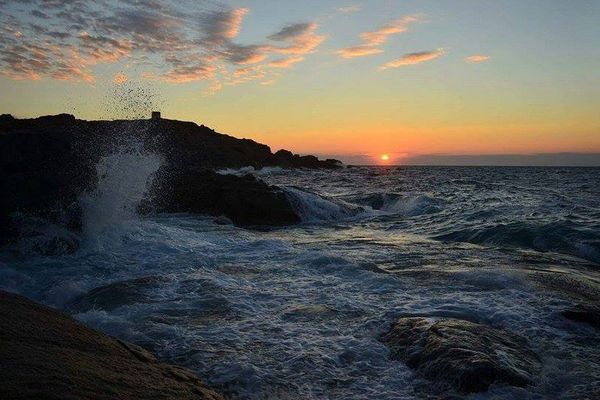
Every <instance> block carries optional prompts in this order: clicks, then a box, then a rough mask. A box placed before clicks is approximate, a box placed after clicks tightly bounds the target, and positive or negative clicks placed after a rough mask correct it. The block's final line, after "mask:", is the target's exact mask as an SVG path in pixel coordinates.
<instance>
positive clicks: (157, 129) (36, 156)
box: [0, 114, 341, 244]
mask: <svg viewBox="0 0 600 400" xmlns="http://www.w3.org/2000/svg"><path fill="white" fill-rule="evenodd" d="M132 142H133V143H135V144H136V146H138V147H140V148H142V150H143V151H144V152H148V153H152V154H156V155H158V156H160V157H161V158H162V160H163V161H162V165H161V166H160V169H159V170H158V172H157V174H156V177H155V179H154V182H153V185H152V188H151V189H150V193H149V196H148V198H149V199H151V201H147V202H145V204H143V207H142V208H143V209H142V210H141V211H144V212H151V211H153V212H191V213H199V214H208V215H214V216H221V215H223V216H225V217H227V218H229V219H230V220H231V221H232V222H233V223H235V224H236V225H240V226H250V225H289V224H294V223H297V222H299V217H298V215H297V214H296V212H295V211H294V209H293V207H292V204H291V203H290V201H289V200H288V199H287V198H286V196H285V195H284V194H283V193H282V192H281V190H280V189H278V188H276V187H272V186H269V185H266V184H265V183H263V182H262V181H260V180H258V179H257V178H255V177H253V176H245V177H238V176H232V175H222V174H217V173H216V171H217V170H219V169H223V168H241V167H247V166H251V167H254V168H256V169H260V168H264V167H281V168H340V167H341V163H340V162H339V161H337V160H332V159H329V160H319V159H318V158H317V157H314V156H299V155H295V154H292V153H291V152H289V151H287V150H279V151H277V152H276V153H272V152H271V149H270V148H269V147H268V146H266V145H264V144H260V143H257V142H254V141H252V140H249V139H237V138H234V137H232V136H228V135H224V134H220V133H218V132H215V131H214V130H213V129H210V128H208V127H206V126H204V125H200V126H198V125H196V124H195V123H192V122H182V121H175V120H168V119H152V120H127V121H125V120H119V121H84V120H79V119H76V118H75V117H74V116H72V115H69V114H60V115H55V116H45V117H39V118H35V119H15V118H13V117H12V116H10V115H7V114H4V115H2V116H1V117H0V192H1V193H3V196H2V197H1V198H0V244H2V243H7V242H10V241H14V240H16V239H17V238H18V237H19V236H20V235H21V234H23V231H24V227H23V225H24V224H23V222H22V220H21V219H20V218H19V217H20V216H23V215H25V216H27V217H31V216H34V217H38V218H43V219H45V220H50V221H52V222H60V223H61V224H63V225H65V226H67V227H69V228H70V229H75V230H77V229H79V228H80V227H81V208H80V206H79V204H78V200H79V196H80V194H81V193H82V192H83V191H85V190H88V191H89V190H92V189H93V188H94V185H96V184H97V180H98V177H97V171H96V169H95V166H96V165H97V164H98V162H99V160H101V159H102V157H105V156H106V155H108V154H111V152H114V151H115V149H116V148H118V147H119V146H126V145H127V144H129V145H131V143H132Z"/></svg>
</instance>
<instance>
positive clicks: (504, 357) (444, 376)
mask: <svg viewBox="0 0 600 400" xmlns="http://www.w3.org/2000/svg"><path fill="white" fill-rule="evenodd" d="M382 341H383V342H385V343H386V344H387V345H388V346H389V347H390V349H391V351H392V358H394V359H399V360H402V361H404V362H405V363H406V364H407V365H408V366H409V367H411V368H413V369H414V370H416V372H417V373H418V374H419V375H421V376H423V377H424V378H426V379H430V380H434V381H438V382H440V383H441V384H442V385H443V386H449V387H452V388H454V389H456V390H458V391H459V392H462V393H471V392H482V391H485V390H487V389H488V387H489V386H490V385H491V384H492V383H495V382H499V383H504V384H508V385H512V386H519V387H524V386H527V385H529V384H530V383H532V382H533V380H534V378H535V376H536V375H537V373H538V372H539V370H540V368H541V365H540V361H539V359H538V357H537V356H536V354H535V353H534V352H533V351H532V350H531V349H530V348H529V346H528V344H527V341H526V340H525V339H524V338H523V337H521V336H519V335H516V334H514V333H512V332H508V331H504V330H499V329H494V328H491V327H489V326H485V325H481V324H477V323H474V322H469V321H465V320H460V319H452V318H449V319H433V318H425V317H407V318H400V319H399V320H398V321H397V322H396V323H395V324H394V325H393V326H392V328H391V330H390V331H389V332H388V333H386V334H384V335H383V336H382Z"/></svg>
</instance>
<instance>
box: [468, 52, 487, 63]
mask: <svg viewBox="0 0 600 400" xmlns="http://www.w3.org/2000/svg"><path fill="white" fill-rule="evenodd" d="M490 58H491V57H490V56H485V55H482V54H475V55H472V56H469V57H465V61H466V62H468V63H480V62H484V61H488V60H489V59H490Z"/></svg>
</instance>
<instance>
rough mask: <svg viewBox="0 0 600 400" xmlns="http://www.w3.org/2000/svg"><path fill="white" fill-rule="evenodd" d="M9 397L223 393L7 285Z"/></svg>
mask: <svg viewBox="0 0 600 400" xmlns="http://www.w3.org/2000/svg"><path fill="white" fill-rule="evenodd" d="M0 398H2V399H57V400H58V399H73V400H76V399H95V400H104V399H106V400H108V399H148V400H161V399H165V400H166V399H173V400H179V399H212V400H215V399H222V398H223V397H222V396H221V395H220V394H218V393H216V392H214V391H213V390H211V389H209V388H208V387H207V386H206V385H204V384H203V383H202V382H201V381H200V379H199V378H198V377H196V376H195V375H194V374H193V373H192V372H191V371H189V370H186V369H184V368H181V367H177V366H173V365H168V364H164V363H161V362H159V361H157V360H156V359H155V358H154V356H153V355H152V354H150V353H149V352H147V351H146V350H144V349H142V348H141V347H138V346H135V345H132V344H129V343H125V342H122V341H120V340H116V339H113V338H111V337H109V336H107V335H104V334H102V333H100V332H98V331H95V330H93V329H90V328H87V327H86V326H84V325H83V324H81V323H79V322H77V321H75V320H74V319H72V318H71V317H69V316H67V315H64V314H62V313H60V312H58V311H56V310H53V309H51V308H49V307H45V306H42V305H40V304H37V303H34V302H32V301H30V300H28V299H26V298H24V297H22V296H18V295H15V294H10V293H6V292H2V291H0Z"/></svg>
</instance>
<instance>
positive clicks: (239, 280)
mask: <svg viewBox="0 0 600 400" xmlns="http://www.w3.org/2000/svg"><path fill="white" fill-rule="evenodd" d="M160 163H161V159H160V157H156V156H154V155H148V154H141V153H138V152H135V151H129V150H119V151H116V152H115V154H112V155H110V156H108V157H106V158H105V159H103V160H102V161H101V162H100V164H99V165H98V176H99V185H98V188H97V189H96V190H95V191H93V192H90V193H82V196H81V204H82V207H83V209H84V231H83V232H82V233H81V234H79V233H73V232H68V231H66V230H65V229H63V228H60V227H57V226H47V227H45V228H44V229H42V231H43V234H42V235H38V236H35V237H32V238H29V239H28V240H26V241H25V242H23V243H22V244H21V245H20V246H19V247H18V248H10V249H2V251H1V252H0V287H2V288H5V289H8V290H11V291H15V292H19V293H22V294H25V295H27V296H29V297H31V298H33V299H35V300H37V301H41V302H43V303H46V304H49V305H52V306H55V307H58V308H61V309H64V310H66V311H67V312H69V313H70V314H72V315H73V316H74V317H76V318H77V319H79V320H81V321H83V322H85V323H87V324H89V325H91V326H93V327H96V328H98V329H100V330H102V331H104V332H106V333H108V334H111V335H114V336H117V337H119V338H122V339H125V340H128V341H131V342H134V343H137V344H139V345H142V346H144V347H146V348H148V349H150V350H152V351H154V352H156V353H157V354H158V355H159V356H160V357H161V358H162V359H164V360H167V361H170V362H175V363H178V364H181V365H184V366H186V367H189V368H191V369H193V370H194V371H196V372H198V374H199V375H200V376H202V377H203V379H204V380H205V381H206V382H207V383H208V384H210V385H212V386H213V387H214V388H216V389H218V390H219V391H221V392H223V393H224V394H226V395H227V396H229V397H230V398H236V399H333V398H335V399H338V398H339V399H367V398H373V399H420V398H436V396H435V395H433V394H431V393H432V391H431V390H429V389H428V388H431V387H433V386H435V382H427V381H424V380H422V379H420V378H419V377H418V376H416V375H415V374H413V372H412V371H411V370H410V369H409V368H408V367H407V366H406V365H404V364H403V363H401V362H399V361H394V360H391V359H390V357H389V350H388V348H387V347H386V346H385V345H384V344H383V343H381V342H380V341H379V339H378V338H379V336H380V335H381V334H382V333H383V332H385V331H386V330H387V329H389V327H390V325H391V323H393V322H394V321H395V319H396V318H398V317H399V316H402V315H429V316H439V317H457V318H464V319H469V320H474V321H480V322H482V323H486V324H489V325H491V326H494V327H498V328H503V329H508V330H511V331H513V332H516V333H518V334H520V335H523V336H525V337H526V338H527V339H528V340H529V343H530V344H531V346H532V348H533V349H534V350H535V351H536V353H537V354H538V355H539V356H540V358H541V360H542V363H543V369H542V372H541V374H540V376H539V379H538V380H537V382H536V384H534V385H532V386H530V387H527V388H523V389H521V388H513V387H507V386H502V385H495V386H492V387H491V388H490V390H489V391H487V392H484V393H479V394H472V395H470V396H466V398H469V399H544V398H561V399H569V398H570V399H580V398H597V397H595V396H597V395H598V394H599V393H600V350H599V347H598V344H599V343H600V334H599V333H598V331H597V330H595V329H594V328H592V327H591V326H588V325H586V324H583V323H575V322H571V321H568V320H566V319H565V318H563V317H562V316H561V315H560V311H561V310H563V309H565V308H567V307H569V306H571V305H573V304H577V303H581V302H587V301H598V299H599V298H600V289H599V288H600V169H586V168H492V167H484V168H478V167H473V168H465V167H461V168H451V167H360V168H346V169H343V170H339V171H306V170H293V171H290V170H281V169H277V168H271V169H265V170H261V171H254V170H252V169H251V168H246V169H242V170H226V171H221V173H232V174H246V173H254V174H257V175H258V176H259V177H260V178H261V179H264V180H265V181H267V182H269V183H270V184H274V185H278V186H281V187H283V188H284V189H285V190H286V192H287V194H288V196H289V197H290V199H291V200H292V202H293V204H294V206H295V207H296V209H297V210H298V212H299V213H300V215H301V216H302V219H303V223H302V224H299V225H297V226H292V227H285V228H277V229H254V230H253V229H242V228H237V227H233V226H230V225H219V224H216V223H215V222H214V221H213V218H210V217H203V216H197V215H187V214H171V215H150V216H145V217H140V216H139V215H136V213H135V206H136V205H137V203H139V201H141V200H142V199H143V198H144V196H145V188H146V187H147V185H148V184H149V183H150V182H151V181H152V178H153V175H154V173H155V172H156V170H157V169H158V168H159V166H160ZM57 238H60V239H61V240H58V241H57ZM70 241H71V242H74V243H79V249H78V250H77V251H76V252H64V253H61V252H60V251H58V254H53V255H43V254H48V253H49V252H48V251H43V250H44V249H45V248H46V247H48V246H50V247H52V248H53V249H54V253H56V252H57V251H55V250H56V247H57V246H56V243H57V242H59V243H64V242H67V243H69V242H70ZM67 247H68V246H67ZM40 249H41V250H40ZM59 250H60V248H59ZM439 396H440V397H441V398H443V397H444V396H445V395H444V394H442V395H439ZM460 397H461V396H458V397H457V398H460Z"/></svg>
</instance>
